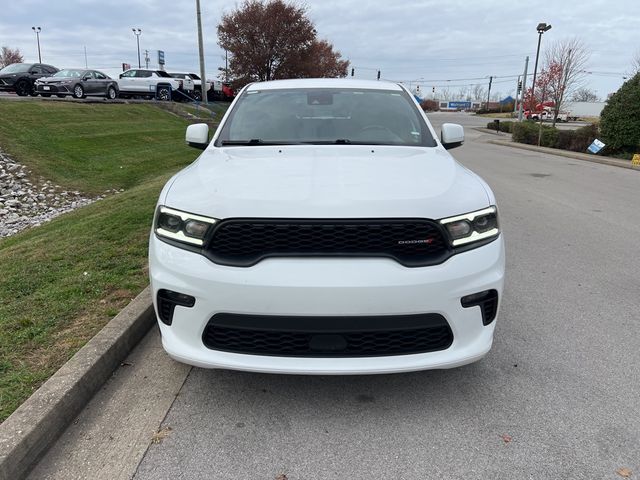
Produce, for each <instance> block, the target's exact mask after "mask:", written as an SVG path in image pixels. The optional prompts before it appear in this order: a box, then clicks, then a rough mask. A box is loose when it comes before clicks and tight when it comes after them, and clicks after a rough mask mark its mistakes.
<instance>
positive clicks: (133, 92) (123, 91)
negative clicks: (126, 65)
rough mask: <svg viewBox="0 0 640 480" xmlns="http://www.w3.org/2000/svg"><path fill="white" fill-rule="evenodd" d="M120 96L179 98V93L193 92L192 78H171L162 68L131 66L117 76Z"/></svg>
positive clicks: (160, 98)
mask: <svg viewBox="0 0 640 480" xmlns="http://www.w3.org/2000/svg"><path fill="white" fill-rule="evenodd" d="M118 88H119V89H120V96H121V97H125V98H126V97H131V96H141V97H147V98H153V97H156V96H157V98H158V99H159V100H172V99H174V100H181V99H184V97H183V96H182V95H181V94H180V93H176V92H182V93H187V94H189V92H193V88H194V85H193V80H191V79H188V80H187V79H178V78H173V77H172V76H171V75H169V74H168V73H167V72H165V71H163V70H149V69H145V68H132V69H129V70H126V71H125V72H122V73H121V74H120V77H119V78H118Z"/></svg>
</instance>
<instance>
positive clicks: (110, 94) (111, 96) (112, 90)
mask: <svg viewBox="0 0 640 480" xmlns="http://www.w3.org/2000/svg"><path fill="white" fill-rule="evenodd" d="M117 96H118V92H116V89H115V88H114V87H109V88H107V98H108V99H109V100H115V98H116V97H117Z"/></svg>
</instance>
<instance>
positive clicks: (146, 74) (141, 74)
mask: <svg viewBox="0 0 640 480" xmlns="http://www.w3.org/2000/svg"><path fill="white" fill-rule="evenodd" d="M150 76H151V72H149V71H147V70H138V71H137V73H136V77H137V78H149V77H150Z"/></svg>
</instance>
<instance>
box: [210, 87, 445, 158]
mask: <svg viewBox="0 0 640 480" xmlns="http://www.w3.org/2000/svg"><path fill="white" fill-rule="evenodd" d="M268 143H276V144H296V143H311V144H327V143H337V144H368V145H406V146H430V147H432V146H435V145H436V142H435V140H434V139H433V137H432V136H431V134H430V133H429V130H428V129H427V125H426V123H425V122H424V120H423V118H422V116H421V114H420V112H419V110H418V108H417V106H416V105H415V104H414V102H413V99H412V98H411V97H410V96H409V95H408V94H407V93H405V92H404V91H400V90H369V89H346V88H345V89H326V88H323V89H302V88H298V89H282V90H249V91H246V92H245V93H244V94H243V95H242V97H241V98H240V99H238V103H237V104H236V106H235V107H234V109H233V111H232V112H231V114H230V116H229V118H228V120H227V121H226V122H225V125H224V127H223V130H222V132H221V134H220V137H219V138H218V140H217V145H242V144H250V145H258V144H268Z"/></svg>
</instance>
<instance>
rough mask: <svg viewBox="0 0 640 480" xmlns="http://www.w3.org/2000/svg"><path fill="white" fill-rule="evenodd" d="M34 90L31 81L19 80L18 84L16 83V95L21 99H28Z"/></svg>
mask: <svg viewBox="0 0 640 480" xmlns="http://www.w3.org/2000/svg"><path fill="white" fill-rule="evenodd" d="M32 89H33V87H32V86H31V84H30V83H29V80H19V81H18V83H16V94H17V95H18V96H19V97H26V96H27V95H29V93H31V90H32Z"/></svg>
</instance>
